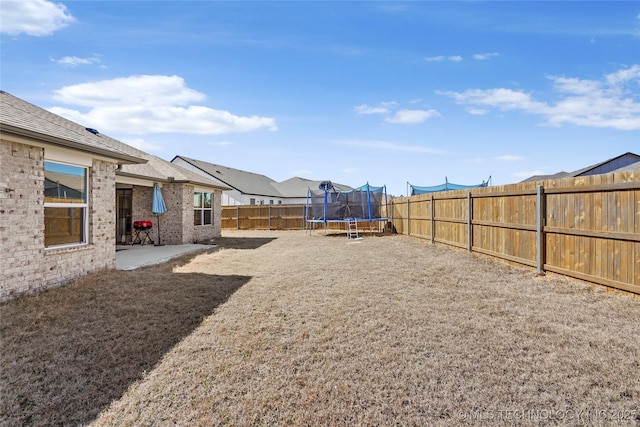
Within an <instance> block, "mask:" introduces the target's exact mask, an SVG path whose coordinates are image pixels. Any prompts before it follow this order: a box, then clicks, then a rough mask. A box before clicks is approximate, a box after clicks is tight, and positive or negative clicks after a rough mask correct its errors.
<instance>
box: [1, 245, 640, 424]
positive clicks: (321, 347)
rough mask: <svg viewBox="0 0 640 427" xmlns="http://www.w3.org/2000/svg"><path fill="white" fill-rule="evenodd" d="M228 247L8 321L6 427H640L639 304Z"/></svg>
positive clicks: (372, 253) (433, 260)
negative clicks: (86, 426) (89, 426)
mask: <svg viewBox="0 0 640 427" xmlns="http://www.w3.org/2000/svg"><path fill="white" fill-rule="evenodd" d="M273 238H275V239H274V240H272V239H273ZM217 243H219V244H220V245H221V246H222V249H221V250H217V251H210V252H208V253H205V254H201V255H199V256H197V257H195V258H193V259H192V260H191V261H189V262H187V261H188V259H187V258H185V259H183V260H181V261H178V262H173V263H172V264H171V265H162V266H156V267H148V268H145V269H142V270H138V271H136V272H135V273H134V272H106V273H102V274H100V275H97V276H95V277H92V278H91V279H90V280H85V281H81V282H79V283H76V284H73V285H71V286H68V287H66V288H63V289H59V290H54V291H51V292H47V293H44V294H42V295H40V296H38V297H35V298H25V299H24V300H20V301H14V302H12V303H10V304H6V305H4V306H2V307H0V316H1V319H2V327H1V328H2V329H1V332H2V335H1V337H2V340H3V346H2V349H1V350H0V356H1V357H2V359H1V360H2V368H1V369H2V372H1V375H2V377H1V378H0V379H1V380H2V384H3V389H2V395H1V397H2V403H1V405H2V406H0V409H1V411H2V413H3V414H8V415H6V416H5V418H3V421H4V422H5V424H21V423H33V424H44V423H47V424H62V423H64V424H77V423H84V422H86V421H88V420H91V419H92V417H94V416H96V414H97V413H98V412H100V414H99V415H98V416H97V419H95V420H94V424H95V425H173V424H177V425H296V426H298V425H459V424H464V423H468V424H478V421H479V420H482V421H483V422H485V423H490V424H492V425H500V424H502V425H513V424H528V425H548V424H568V425H585V424H604V425H611V424H620V425H637V424H640V408H639V407H638V402H639V401H640V375H638V372H640V334H638V327H639V325H640V305H639V304H640V300H638V299H637V298H633V297H629V296H626V295H620V294H616V293H610V292H605V291H604V290H602V288H599V287H595V286H591V285H587V284H583V283H579V282H576V281H570V280H566V279H563V278H560V277H557V276H554V277H552V276H548V277H544V278H536V277H534V275H533V273H532V272H531V271H530V270H526V269H518V268H514V267H511V266H506V265H504V264H500V263H496V262H493V261H491V260H488V259H486V258H483V257H479V256H477V255H471V254H468V253H466V252H464V251H457V250H451V249H449V248H446V247H442V246H432V245H430V244H429V243H426V242H424V241H420V240H415V239H412V238H409V237H406V236H387V237H369V236H367V237H365V239H364V240H362V241H357V242H348V241H346V240H345V239H343V238H339V237H322V236H320V235H313V236H309V235H305V234H304V233H303V232H271V233H267V232H232V233H230V232H227V233H225V238H223V239H220V241H218V242H217ZM241 248H245V249H241ZM128 273H133V274H135V275H136V276H135V277H136V278H137V279H136V280H135V281H134V280H133V276H129V275H128ZM151 277H153V279H151ZM127 282H129V283H127ZM73 301H75V302H73ZM111 306H115V307H117V308H110V307H111ZM149 307H153V309H151V308H149ZM121 317H123V318H125V319H126V320H120V318H121ZM94 324H95V325H94ZM92 325H94V326H92ZM165 331H166V332H165ZM5 340H7V342H8V343H9V345H8V346H4V344H5ZM121 346H122V347H123V348H120V347H121ZM30 347H33V348H35V352H34V353H33V355H32V352H31V350H30ZM152 349H153V350H152ZM114 353H115V355H114ZM147 353H150V354H147ZM141 354H143V355H141ZM130 358H131V359H134V360H133V362H131V361H130V360H129V359H130ZM94 364H97V365H98V367H99V369H97V368H95V367H94ZM32 382H35V384H31V383H32ZM5 385H7V387H5ZM79 394H84V395H82V396H79ZM5 402H7V403H5ZM107 405H109V406H108V407H107ZM50 410H51V411H53V410H55V411H53V412H50ZM50 414H55V415H54V416H51V415H50ZM48 416H51V418H47V417H48Z"/></svg>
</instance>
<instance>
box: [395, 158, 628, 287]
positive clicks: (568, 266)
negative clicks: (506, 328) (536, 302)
mask: <svg viewBox="0 0 640 427" xmlns="http://www.w3.org/2000/svg"><path fill="white" fill-rule="evenodd" d="M389 216H390V217H391V221H392V222H393V225H394V227H395V228H396V230H397V231H398V233H402V234H407V235H410V236H414V237H419V238H424V239H429V240H431V242H432V243H435V242H438V243H444V244H447V245H453V246H456V247H460V248H464V249H467V250H469V251H475V252H479V253H482V254H485V255H489V256H493V257H497V258H501V259H504V260H507V261H511V262H516V263H520V264H524V265H528V266H531V267H535V268H536V269H537V270H538V272H539V273H542V272H544V271H551V272H555V273H560V274H563V275H566V276H571V277H575V278H578V279H582V280H587V281H591V282H594V283H599V284H602V285H606V286H610V287H613V288H617V289H621V290H625V291H629V292H633V293H637V294H640V171H638V170H636V171H634V172H623V173H611V174H606V175H593V176H586V177H580V178H567V179H562V180H549V181H540V182H533V183H521V184H514V185H507V186H495V187H488V188H479V189H472V190H470V191H469V190H458V191H451V192H440V193H432V194H423V195H419V196H413V197H405V198H399V199H394V200H392V201H390V202H389Z"/></svg>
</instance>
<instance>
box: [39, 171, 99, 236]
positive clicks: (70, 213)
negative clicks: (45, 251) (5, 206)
mask: <svg viewBox="0 0 640 427" xmlns="http://www.w3.org/2000/svg"><path fill="white" fill-rule="evenodd" d="M87 176H88V173H87V168H85V167H81V166H72V165H66V164H62V163H54V162H44V246H45V247H52V246H64V245H78V244H83V243H87V234H88V233H87V224H88V223H89V221H88V212H89V209H88V204H87Z"/></svg>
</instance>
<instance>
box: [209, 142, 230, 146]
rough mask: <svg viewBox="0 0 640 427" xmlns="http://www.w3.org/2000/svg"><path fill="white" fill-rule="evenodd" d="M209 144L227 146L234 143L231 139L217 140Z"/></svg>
mask: <svg viewBox="0 0 640 427" xmlns="http://www.w3.org/2000/svg"><path fill="white" fill-rule="evenodd" d="M209 145H213V146H214V147H226V146H228V145H232V144H231V142H229V141H216V142H210V143H209Z"/></svg>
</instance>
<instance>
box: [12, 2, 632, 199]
mask: <svg viewBox="0 0 640 427" xmlns="http://www.w3.org/2000/svg"><path fill="white" fill-rule="evenodd" d="M0 67H1V68H0V89H2V90H4V91H6V92H9V93H11V94H12V95H15V96H17V97H19V98H22V99H24V100H26V101H28V102H31V103H33V104H35V105H37V106H39V107H42V108H45V109H47V110H49V111H52V112H54V113H56V114H59V115H61V116H63V117H66V118H68V119H70V120H73V121H75V122H77V123H80V124H82V125H84V126H86V127H91V128H94V129H97V130H98V131H100V132H101V133H103V134H107V135H109V136H111V137H113V138H116V139H118V140H120V141H122V142H125V143H127V144H130V145H133V146H135V147H137V148H140V149H142V150H144V151H146V152H148V153H151V154H154V155H156V156H159V157H161V158H163V159H166V160H171V159H172V158H173V157H174V156H176V155H182V156H187V157H193V158H196V159H199V160H204V161H207V162H210V163H215V164H220V165H224V166H228V167H232V168H237V169H242V170H246V171H250V172H254V173H259V174H263V175H266V176H268V177H270V178H272V179H274V180H276V181H284V180H286V179H289V178H291V177H294V176H299V177H302V178H308V179H311V180H331V181H333V182H336V183H341V184H347V185H350V186H353V187H356V186H360V185H363V184H365V183H367V182H368V183H369V184H371V185H373V186H382V185H386V186H387V192H388V194H390V195H395V196H400V195H406V194H407V184H408V183H410V184H412V185H417V186H431V185H438V184H442V183H444V181H445V179H447V180H448V181H449V182H453V183H456V184H464V185H474V184H480V183H481V182H483V181H487V180H489V178H490V179H491V184H492V185H503V184H510V183H517V182H520V181H522V180H524V179H526V178H528V177H530V176H532V175H540V174H553V173H556V172H560V171H573V170H577V169H580V168H582V167H585V166H589V165H591V164H595V163H598V162H600V161H604V160H607V159H611V158H613V157H616V156H618V155H621V154H624V153H626V152H629V151H631V152H634V153H637V154H640V2H637V1H633V2H631V1H629V2H625V1H531V2H526V1H465V2H463V1H446V2H444V1H443V2H436V1H418V2H401V1H388V2H385V1H309V2H306V1H259V2H252V1H204V0H201V1H93V0H84V1H60V2H58V1H56V2H52V1H47V0H34V1H30V0H20V1H11V0H2V1H1V2H0Z"/></svg>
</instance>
